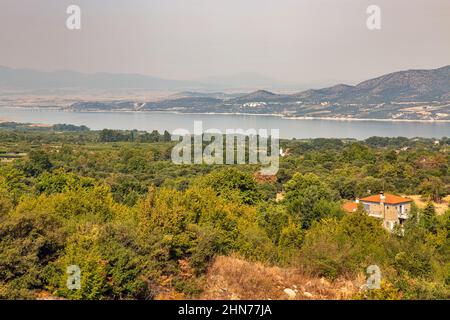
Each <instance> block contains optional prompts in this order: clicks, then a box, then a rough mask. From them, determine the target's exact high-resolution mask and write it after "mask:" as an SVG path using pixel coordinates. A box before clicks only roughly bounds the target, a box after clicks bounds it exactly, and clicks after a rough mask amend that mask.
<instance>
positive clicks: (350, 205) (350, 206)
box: [342, 202, 358, 213]
mask: <svg viewBox="0 0 450 320" xmlns="http://www.w3.org/2000/svg"><path fill="white" fill-rule="evenodd" d="M342 209H344V210H345V211H347V212H350V213H351V212H355V211H356V210H358V204H357V203H356V202H346V203H344V204H343V205H342Z"/></svg>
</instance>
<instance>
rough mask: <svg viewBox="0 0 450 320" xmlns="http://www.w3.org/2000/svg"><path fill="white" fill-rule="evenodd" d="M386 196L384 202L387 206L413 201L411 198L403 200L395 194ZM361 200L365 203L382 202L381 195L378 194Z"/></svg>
mask: <svg viewBox="0 0 450 320" xmlns="http://www.w3.org/2000/svg"><path fill="white" fill-rule="evenodd" d="M384 196H385V198H386V199H385V200H384V203H386V204H399V203H405V202H412V200H411V199H409V198H403V197H400V196H396V195H395V194H390V193H385V194H384ZM360 200H361V201H364V202H376V203H380V202H381V194H377V195H374V196H370V197H366V198H362V199H360Z"/></svg>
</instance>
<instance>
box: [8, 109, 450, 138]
mask: <svg viewBox="0 0 450 320" xmlns="http://www.w3.org/2000/svg"><path fill="white" fill-rule="evenodd" d="M0 119H6V120H8V121H15V122H29V123H44V124H56V123H67V124H75V125H86V126H87V127H89V128H91V129H94V130H98V129H104V128H108V129H137V130H146V131H152V130H158V131H161V132H162V131H164V130H168V131H169V132H172V131H173V130H174V129H178V128H184V129H187V130H189V131H191V132H192V131H193V127H194V121H202V122H203V128H204V129H208V128H215V129H219V130H221V131H222V132H224V133H225V129H249V128H254V129H279V130H280V137H281V138H355V139H366V138H368V137H372V136H381V137H399V136H402V137H408V138H412V137H426V138H441V137H444V136H445V137H449V136H450V123H437V122H394V121H337V120H309V119H308V120H305V119H283V118H280V117H276V116H258V115H213V114H175V113H160V112H102V113H92V112H61V111H49V110H42V111H39V110H34V109H25V110H19V111H18V110H11V109H1V108H0Z"/></svg>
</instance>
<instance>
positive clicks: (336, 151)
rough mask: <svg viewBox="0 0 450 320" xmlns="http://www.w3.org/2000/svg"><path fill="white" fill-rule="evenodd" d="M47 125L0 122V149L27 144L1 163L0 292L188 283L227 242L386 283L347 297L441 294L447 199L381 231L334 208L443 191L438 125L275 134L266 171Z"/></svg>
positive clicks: (236, 248) (92, 291) (445, 154)
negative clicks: (312, 136)
mask: <svg viewBox="0 0 450 320" xmlns="http://www.w3.org/2000/svg"><path fill="white" fill-rule="evenodd" d="M57 129H58V128H56V129H55V128H53V129H51V130H21V128H17V127H11V128H9V129H8V130H3V131H0V156H1V154H2V153H3V154H9V153H11V152H13V153H26V154H27V155H26V156H25V157H23V158H18V159H15V160H14V161H12V162H8V163H2V164H1V165H0V298H3V299H14V298H30V299H32V298H35V297H36V295H37V293H39V292H42V291H45V292H49V293H50V294H52V295H54V296H59V297H64V298H70V299H152V298H154V297H156V296H157V295H158V294H159V293H160V292H161V291H163V290H165V289H167V288H170V289H171V290H175V291H177V292H180V293H183V294H184V295H185V296H186V297H196V296H198V295H199V294H200V293H201V290H202V287H203V282H202V281H204V274H205V272H206V270H207V268H208V266H209V265H210V264H211V261H212V260H213V259H214V257H215V256H217V255H232V254H236V255H238V256H240V257H242V258H243V259H245V260H247V261H255V262H256V261H257V262H262V263H264V264H266V265H276V266H279V267H291V268H297V269H299V270H302V272H306V273H309V274H310V275H312V276H314V275H316V276H321V277H326V278H328V279H329V280H330V281H332V280H334V279H337V278H339V277H347V278H353V277H356V276H357V275H360V274H362V273H364V272H365V270H366V268H367V266H369V265H373V264H376V265H378V266H379V267H380V268H381V270H382V276H383V286H382V289H381V290H375V291H363V292H361V293H360V294H359V295H358V296H355V298H377V299H383V298H393V299H397V298H406V299H417V298H419V299H422V298H423V299H432V298H442V299H445V298H448V297H449V296H450V251H449V250H450V212H449V211H447V212H446V213H445V214H442V215H439V216H438V215H437V214H436V212H435V209H434V207H433V206H432V205H431V204H430V205H428V206H426V207H425V208H424V209H420V210H419V209H417V208H414V209H413V212H412V214H413V216H414V217H413V218H412V219H410V220H409V222H408V223H407V225H406V226H405V229H404V231H401V230H398V231H397V232H396V233H394V234H390V233H388V232H387V231H385V229H383V228H382V227H381V225H380V223H379V222H378V221H377V220H375V219H374V218H371V217H369V216H367V215H366V214H365V213H364V211H363V210H362V208H360V209H359V210H358V212H356V213H354V214H346V213H344V212H343V211H342V209H341V203H342V201H343V200H344V199H352V198H354V197H361V196H365V195H367V194H368V193H375V192H378V191H381V190H384V191H387V192H393V193H403V194H421V195H422V196H423V198H424V199H429V200H435V201H441V199H442V198H443V197H444V196H446V195H447V194H448V193H449V184H450V175H449V169H450V166H449V160H450V156H449V148H450V147H449V140H447V139H441V141H440V144H434V143H433V141H432V140H426V139H417V140H408V139H403V138H397V139H387V138H371V139H368V140H366V141H364V142H357V141H352V140H349V141H341V140H331V139H316V140H307V141H300V140H290V141H282V146H283V148H285V149H287V150H288V151H289V153H290V155H289V156H287V157H285V158H283V159H282V161H281V164H280V171H279V173H278V175H277V180H276V181H274V182H270V181H269V182H268V181H260V180H259V179H258V178H257V176H256V175H255V172H256V171H257V170H258V168H257V167H255V166H233V167H230V166H206V165H193V166H176V165H173V164H172V163H171V162H170V150H171V147H172V146H173V144H172V143H171V142H168V140H169V139H168V137H167V134H166V135H164V134H163V135H159V134H156V133H150V134H145V133H139V132H125V131H123V132H122V131H120V132H119V131H112V130H108V131H102V132H92V131H86V130H85V129H84V128H83V129H79V130H76V132H70V131H66V132H63V133H58V132H56V130H57ZM59 129H67V130H69V129H74V128H72V127H61V128H59ZM281 192H283V194H284V197H283V200H281V201H275V195H276V194H277V193H281ZM70 265H78V266H79V267H80V269H81V271H82V277H81V289H80V290H69V289H68V288H67V286H66V282H67V277H68V275H67V273H66V269H67V267H68V266H70ZM186 266H188V267H186ZM187 270H188V271H187Z"/></svg>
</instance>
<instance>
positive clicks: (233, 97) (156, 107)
mask: <svg viewBox="0 0 450 320" xmlns="http://www.w3.org/2000/svg"><path fill="white" fill-rule="evenodd" d="M124 85H132V86H135V87H136V88H147V87H148V88H149V87H151V88H155V89H161V90H162V89H166V90H167V89H169V88H171V89H173V88H185V86H189V85H191V86H193V87H195V86H201V84H200V83H195V82H189V81H187V82H186V81H177V80H163V79H158V78H152V77H147V76H140V75H113V74H93V75H86V74H81V73H76V72H53V73H41V72H36V71H30V70H16V69H9V68H0V88H13V87H16V88H17V87H22V88H30V87H35V88H55V87H63V86H67V87H70V86H73V87H77V86H78V87H82V86H91V88H122V86H124ZM64 109H66V110H71V111H118V110H127V111H176V112H186V113H251V114H276V115H282V116H290V117H319V118H320V117H328V118H348V119H351V118H368V119H409V120H450V65H449V66H445V67H442V68H438V69H431V70H406V71H398V72H394V73H390V74H387V75H383V76H380V77H377V78H374V79H370V80H367V81H363V82H361V83H359V84H357V85H355V86H351V85H346V84H338V85H335V86H332V87H328V88H323V89H310V90H307V91H301V92H298V93H295V94H276V93H273V92H270V91H266V90H258V91H255V92H251V93H248V94H229V93H222V92H196V91H195V90H194V91H182V92H179V93H177V94H172V95H170V96H167V97H166V98H164V99H160V100H158V101H136V100H133V99H130V100H119V101H79V102H76V103H73V104H71V105H70V106H69V107H67V106H66V107H64Z"/></svg>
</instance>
